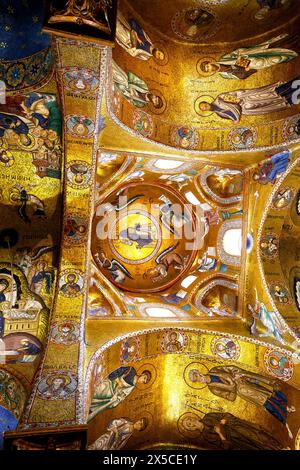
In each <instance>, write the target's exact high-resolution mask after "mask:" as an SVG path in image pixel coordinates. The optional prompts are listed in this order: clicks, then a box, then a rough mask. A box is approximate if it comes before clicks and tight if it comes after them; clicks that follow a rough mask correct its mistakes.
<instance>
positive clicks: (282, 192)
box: [272, 186, 296, 210]
mask: <svg viewBox="0 0 300 470" xmlns="http://www.w3.org/2000/svg"><path fill="white" fill-rule="evenodd" d="M295 193H296V190H295V188H291V187H289V186H286V187H284V188H280V189H278V191H277V192H276V193H275V195H274V197H273V201H272V207H273V209H279V210H280V209H285V208H286V207H289V206H290V205H291V203H292V201H293V199H294V197H295Z"/></svg>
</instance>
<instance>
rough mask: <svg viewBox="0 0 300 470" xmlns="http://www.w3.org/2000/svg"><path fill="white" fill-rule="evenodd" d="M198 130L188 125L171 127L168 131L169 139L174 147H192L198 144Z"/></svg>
mask: <svg viewBox="0 0 300 470" xmlns="http://www.w3.org/2000/svg"><path fill="white" fill-rule="evenodd" d="M198 140H199V138H198V132H197V131H196V130H195V129H193V128H190V127H185V126H180V127H173V128H172V129H171V132H170V141H171V143H172V145H174V146H175V147H180V148H183V149H193V148H195V147H196V146H197V144H198Z"/></svg>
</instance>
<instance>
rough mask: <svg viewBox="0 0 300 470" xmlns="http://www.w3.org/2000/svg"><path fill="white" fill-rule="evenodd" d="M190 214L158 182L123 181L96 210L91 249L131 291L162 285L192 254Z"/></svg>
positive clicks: (180, 270) (105, 268)
mask: <svg viewBox="0 0 300 470" xmlns="http://www.w3.org/2000/svg"><path fill="white" fill-rule="evenodd" d="M194 232H195V220H194V215H193V213H192V212H191V210H190V209H189V207H188V206H187V205H186V204H185V202H184V201H183V199H182V198H181V196H180V195H179V194H178V193H176V192H175V191H172V190H170V189H169V188H166V187H165V186H163V185H155V186H154V185H151V184H148V183H147V184H142V183H139V184H129V185H128V186H126V187H124V188H123V189H121V190H118V191H115V192H113V193H111V194H110V195H109V196H108V197H107V198H106V199H105V200H104V201H102V202H101V203H100V204H99V205H98V207H97V210H96V215H95V217H94V221H93V233H94V237H93V241H92V254H93V257H94V260H95V262H96V264H97V266H98V267H99V269H100V271H101V272H102V273H103V274H104V275H105V276H106V277H107V278H108V279H109V280H110V281H112V282H113V283H114V284H116V285H117V286H118V287H121V288H122V289H124V290H128V291H133V292H155V291H160V290H163V289H166V288H167V287H169V286H170V285H172V284H173V283H175V282H176V281H177V279H178V278H180V277H181V276H182V275H183V274H184V273H185V272H186V271H187V270H188V268H189V267H190V266H191V264H192V262H193V259H194V257H195V249H194V242H193V236H194Z"/></svg>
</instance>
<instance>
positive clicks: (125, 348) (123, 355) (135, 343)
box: [120, 338, 141, 363]
mask: <svg viewBox="0 0 300 470" xmlns="http://www.w3.org/2000/svg"><path fill="white" fill-rule="evenodd" d="M140 344H141V341H140V339H139V338H127V339H126V340H125V341H123V343H122V345H121V350H120V359H121V362H123V363H128V362H133V361H137V360H138V358H139V349H140Z"/></svg>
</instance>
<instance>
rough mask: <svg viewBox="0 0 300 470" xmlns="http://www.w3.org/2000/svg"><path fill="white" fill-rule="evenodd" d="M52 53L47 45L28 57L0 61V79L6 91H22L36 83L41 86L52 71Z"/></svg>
mask: <svg viewBox="0 0 300 470" xmlns="http://www.w3.org/2000/svg"><path fill="white" fill-rule="evenodd" d="M52 66H53V54H52V50H51V47H47V48H46V49H43V50H42V51H39V52H37V53H36V54H33V55H31V56H29V57H24V58H22V59H18V60H13V61H12V60H10V61H0V80H3V81H4V82H5V85H6V91H7V92H16V91H17V92H18V93H21V92H24V91H25V90H27V89H28V88H30V91H32V88H33V87H34V86H36V85H37V84H38V85H39V86H43V85H44V84H45V83H46V82H47V80H48V79H49V77H50V75H51V73H52Z"/></svg>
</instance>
